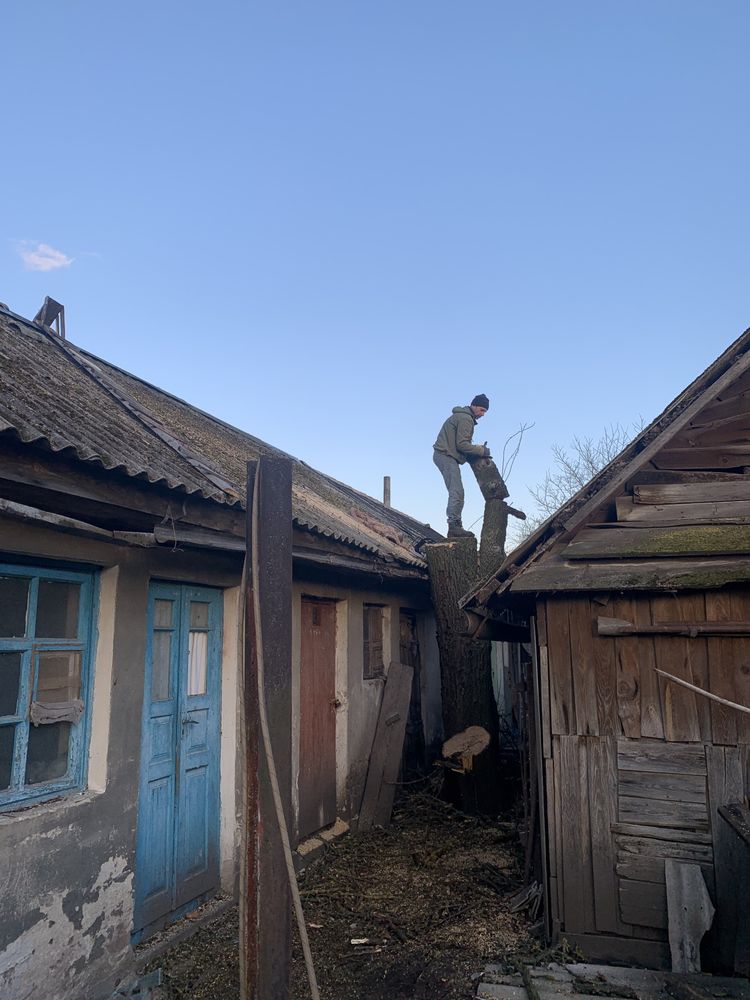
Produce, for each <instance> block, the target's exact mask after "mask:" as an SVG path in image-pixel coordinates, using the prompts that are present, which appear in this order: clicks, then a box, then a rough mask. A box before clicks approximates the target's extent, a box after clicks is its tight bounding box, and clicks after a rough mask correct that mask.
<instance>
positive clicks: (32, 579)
mask: <svg viewBox="0 0 750 1000" xmlns="http://www.w3.org/2000/svg"><path fill="white" fill-rule="evenodd" d="M0 576H4V577H13V576H15V577H20V578H26V579H28V580H29V589H28V596H27V604H26V623H25V633H26V634H25V635H24V636H23V637H18V636H16V637H12V638H3V637H0V653H8V652H11V653H13V652H20V653H21V666H20V671H19V684H18V696H17V701H16V711H15V713H13V714H12V715H3V716H0V728H2V729H5V728H8V727H12V729H13V734H14V735H13V752H12V763H11V772H10V784H9V786H8V788H4V789H0V812H5V811H9V810H12V809H18V808H19V807H24V806H26V805H32V804H35V803H37V802H41V801H44V800H45V799H50V798H56V797H59V796H60V795H61V793H64V792H69V791H76V790H80V789H83V788H85V786H86V784H87V781H86V778H87V775H86V772H85V764H86V761H87V759H88V752H87V751H88V745H89V735H90V729H91V714H92V691H93V674H94V671H93V667H92V664H93V662H94V652H95V641H96V616H97V611H98V596H99V588H98V572H97V571H96V570H94V569H89V570H86V569H72V568H71V569H64V568H59V567H57V568H53V567H50V566H46V565H44V564H39V563H36V562H34V563H31V562H29V563H22V562H11V563H9V562H0ZM43 580H44V581H47V580H52V581H55V582H60V583H78V584H80V588H81V589H80V599H79V604H78V620H77V627H76V638H75V639H54V638H36V637H35V636H33V635H31V636H29V635H28V633H30V632H31V633H33V632H34V631H35V630H36V616H37V613H38V594H39V584H40V581H43ZM44 652H80V654H81V677H80V698H81V701H82V702H83V712H82V714H81V718H80V720H79V721H78V722H77V723H69V725H70V730H69V740H68V766H67V768H66V771H65V774H63V775H61V776H60V777H57V778H52V779H50V780H48V781H44V782H39V783H38V784H34V785H28V784H25V781H26V763H27V753H28V745H29V733H30V731H31V727H32V725H33V723H32V722H31V719H30V707H31V702H32V700H33V695H34V692H35V691H36V689H37V685H38V682H39V667H38V663H39V654H40V653H44Z"/></svg>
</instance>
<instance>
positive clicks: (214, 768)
mask: <svg viewBox="0 0 750 1000" xmlns="http://www.w3.org/2000/svg"><path fill="white" fill-rule="evenodd" d="M221 615H222V596H221V592H220V591H215V590H210V589H208V588H205V587H185V586H178V585H174V584H164V583H154V584H152V585H151V588H150V594H149V611H148V636H149V639H148V646H147V656H146V677H145V691H146V693H147V696H146V699H145V702H144V711H143V725H142V760H141V784H140V798H139V807H138V842H137V857H136V907H135V918H134V930H135V932H136V936H138V933H139V932H141V931H142V930H143V928H146V927H149V928H150V927H151V925H158V926H161V925H162V924H163V923H165V922H168V919H169V917H170V915H171V914H172V913H174V912H175V911H176V910H179V908H180V907H182V906H184V905H185V904H187V903H189V902H191V901H192V900H193V899H196V898H197V897H198V896H201V895H202V894H204V893H207V892H210V891H211V890H212V889H214V888H216V886H217V884H218V868H219V844H218V832H219V712H220V701H219V687H220V672H221ZM154 929H156V928H155V927H154Z"/></svg>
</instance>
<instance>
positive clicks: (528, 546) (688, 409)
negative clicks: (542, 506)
mask: <svg viewBox="0 0 750 1000" xmlns="http://www.w3.org/2000/svg"><path fill="white" fill-rule="evenodd" d="M748 370H750V329H749V330H746V331H745V332H744V333H743V334H742V335H741V336H740V337H738V338H737V340H735V341H734V342H733V343H732V344H730V345H729V347H728V348H727V349H726V350H725V351H723V352H722V354H720V355H719V357H718V358H717V359H716V360H715V361H714V362H713V363H712V364H711V365H709V366H708V368H706V370H705V371H704V372H702V373H701V374H700V375H699V376H698V377H697V378H696V379H695V380H694V381H693V382H691V383H690V385H689V386H687V388H686V389H684V390H683V391H682V392H681V393H680V394H679V395H678V396H677V397H676V398H675V399H674V400H672V402H671V403H670V404H669V405H668V406H667V407H666V408H665V409H664V410H663V411H662V413H660V414H659V416H658V417H656V419H655V420H653V421H652V422H651V423H650V424H649V425H648V426H647V427H646V428H644V430H642V431H641V432H640V433H639V434H638V435H637V436H636V437H634V438H633V440H632V441H631V442H630V443H629V444H628V445H626V447H625V448H623V450H622V451H621V452H620V453H619V455H617V456H616V457H615V458H614V459H613V460H612V461H611V462H610V463H609V464H608V465H607V466H605V468H603V469H602V470H601V471H600V472H599V473H597V474H596V475H595V476H593V477H592V479H590V480H589V482H588V483H586V485H585V486H584V487H582V489H580V490H579V491H578V492H577V493H576V494H575V495H574V496H573V497H572V498H571V499H570V500H568V501H567V502H566V503H565V504H563V505H562V506H561V507H560V508H559V509H558V510H557V511H555V513H554V514H552V515H551V516H550V517H549V518H547V520H546V521H545V522H544V523H543V524H541V525H540V527H539V528H537V530H536V531H534V532H533V533H532V534H531V535H530V536H529V537H528V538H527V539H525V540H524V541H523V542H522V543H521V544H520V545H519V546H518V547H517V548H515V549H514V550H513V551H512V552H510V553H509V555H508V556H507V558H506V559H505V560H504V562H503V564H502V565H501V566H500V568H499V569H498V570H497V571H496V572H495V573H494V574H493V575H492V576H491V577H489V578H488V579H486V580H484V581H483V582H482V583H480V584H479V585H478V586H477V587H476V588H474V590H472V591H471V592H470V593H469V594H467V595H466V596H465V597H464V598H463V599H462V601H461V604H462V606H463V607H464V608H465V609H466V610H473V611H479V610H481V609H483V608H486V603H487V601H488V600H490V598H493V597H500V596H501V595H503V594H507V593H509V592H511V591H512V592H514V593H523V592H541V591H544V590H549V589H558V588H557V587H553V586H551V583H552V581H558V580H559V579H560V578H561V576H562V575H564V574H565V572H566V569H567V568H570V569H575V573H576V574H577V576H576V575H574V574H573V573H571V574H570V577H571V579H570V584H571V585H570V588H569V589H618V587H620V586H622V587H624V588H627V587H633V586H636V585H639V586H643V587H644V588H646V589H648V588H650V587H653V586H655V585H656V583H657V582H660V583H663V584H664V586H669V587H679V586H685V585H690V584H686V583H685V581H686V580H688V579H690V580H691V581H692V585H695V581H696V580H697V579H698V576H697V575H696V574H695V573H693V571H692V569H691V568H690V567H688V566H687V564H682V565H681V569H684V571H685V572H684V574H681V573H677V574H676V575H675V576H674V578H673V577H672V576H670V575H669V573H668V572H667V573H665V568H664V566H661V567H659V568H655V566H654V564H653V563H649V564H648V565H646V564H645V563H641V564H640V566H639V569H638V571H637V572H636V571H634V570H633V567H632V565H630V566H629V565H628V564H627V563H626V562H625V561H624V559H623V558H621V559H619V560H618V561H617V572H614V573H609V574H608V573H607V572H606V566H605V564H603V563H599V564H598V565H597V566H594V567H591V568H589V567H582V566H581V564H580V563H579V564H578V565H576V566H575V567H574V566H573V565H572V561H570V560H568V559H566V553H565V551H563V552H562V553H561V552H560V551H559V543H560V542H561V540H564V539H570V538H571V536H572V534H573V533H574V532H577V531H578V530H579V529H580V528H581V527H582V526H584V525H585V524H586V522H587V520H588V519H589V517H591V516H592V515H594V514H595V513H596V512H597V510H600V509H601V508H602V507H603V505H605V504H606V503H608V502H609V501H611V500H613V499H614V497H615V496H616V494H617V492H618V491H620V490H621V489H622V488H623V487H624V486H625V484H626V483H627V482H628V480H630V479H632V478H633V477H634V476H635V475H636V474H637V473H639V472H640V471H641V470H643V469H645V468H646V467H648V466H649V465H650V463H651V461H652V459H653V458H654V457H655V456H656V455H657V454H658V453H659V452H660V451H661V450H663V449H664V448H665V447H666V446H667V445H668V444H669V443H670V442H672V441H676V440H678V435H680V433H681V432H684V430H685V428H686V427H688V425H689V422H690V421H692V420H693V419H694V418H695V417H696V416H697V415H698V414H699V413H700V412H701V411H702V410H703V409H704V408H705V407H706V406H707V405H708V404H709V403H710V402H711V401H712V400H714V399H716V398H717V396H718V395H719V394H720V393H721V392H723V391H725V390H727V389H728V388H730V387H732V386H733V385H735V386H736V384H737V380H738V379H740V377H742V376H744V378H747V374H746V373H747V372H748ZM742 388H743V390H745V391H746V387H745V386H744V385H743V386H742ZM747 409H748V410H750V402H748V406H747ZM682 443H687V444H692V443H693V442H688V441H686V442H682ZM685 450H686V451H687V450H689V449H685ZM745 450H746V451H747V455H746V456H745V455H744V454H743V455H741V456H740V455H739V452H738V453H737V456H738V457H736V459H734V460H730V461H733V463H734V464H735V465H738V466H745V465H750V446H748V447H746V448H745ZM685 467H687V468H690V466H689V465H687V466H685ZM698 467H700V466H698ZM621 555H622V556H626V555H627V554H626V553H621ZM746 562H748V560H737V561H736V563H737V566H738V569H739V573H740V575H739V576H738V577H737V579H747V577H748V572H750V569H749V568H748V567H747V566H743V565H741V563H746ZM542 563H543V564H544V566H543V567H542ZM629 573H630V575H629ZM716 580H717V584H716V585H721V584H722V583H723V582H727V577H726V574H724V575H721V574H720V575H719V576H717V578H716Z"/></svg>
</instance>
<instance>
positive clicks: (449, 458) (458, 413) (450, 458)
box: [432, 393, 491, 538]
mask: <svg viewBox="0 0 750 1000" xmlns="http://www.w3.org/2000/svg"><path fill="white" fill-rule="evenodd" d="M489 408H490V401H489V399H488V398H487V397H486V396H485V395H484V393H480V394H479V395H478V396H475V397H474V398H473V399H472V401H471V403H469V405H468V406H454V407H453V412H452V413H451V415H450V416H449V417H448V419H447V420H446V421H445V423H444V424H443V426H442V427H441V428H440V433H439V434H438V436H437V441H436V442H435V445H434V448H435V451H434V453H433V456H432V460H433V462H434V463H435V465H436V466H437V467H438V469H439V470H440V473H441V475H442V477H443V479H444V480H445V485H446V486H447V487H448V507H447V509H446V514H447V515H448V538H473V537H474V535H473V532H471V531H466V530H465V529H464V527H463V525H462V524H461V513H462V511H463V509H464V485H463V483H462V482H461V466H462V465H463V464H464V462H465V461H466V460H467V459H469V458H491V455H490V450H489V448H488V447H487V446H486V445H483V444H472V443H471V439H472V436H473V434H474V427H475V426H476V422H477V420H479V419H480V418H481V417H483V416H484V415H485V413H486V412H487V410H488V409H489Z"/></svg>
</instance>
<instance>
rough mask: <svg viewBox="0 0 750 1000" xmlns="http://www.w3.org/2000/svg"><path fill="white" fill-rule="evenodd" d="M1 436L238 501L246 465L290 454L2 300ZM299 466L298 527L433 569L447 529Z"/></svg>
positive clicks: (224, 501) (216, 499)
mask: <svg viewBox="0 0 750 1000" xmlns="http://www.w3.org/2000/svg"><path fill="white" fill-rule="evenodd" d="M0 434H6V435H10V436H12V437H14V438H16V439H18V440H20V441H22V442H23V443H25V444H28V445H32V446H36V447H40V448H44V449H48V450H51V451H53V452H59V453H63V454H65V455H68V456H70V457H72V458H74V459H76V460H78V461H81V462H84V463H89V464H92V465H95V466H98V467H100V468H102V469H105V470H107V471H108V472H111V473H112V474H113V475H115V476H127V477H130V478H133V479H138V480H141V481H146V482H148V483H150V484H153V485H154V486H157V485H158V486H161V487H164V488H167V489H169V490H174V491H177V492H181V493H183V494H189V495H193V496H197V497H200V498H203V499H205V500H208V501H210V502H211V503H215V504H219V505H224V506H227V507H238V508H243V507H244V505H245V477H246V466H247V462H248V461H249V460H252V459H256V458H258V457H259V456H263V455H272V456H283V455H285V453H284V452H282V451H280V450H279V449H278V448H274V447H273V446H271V445H269V444H266V442H264V441H261V440H260V439H259V438H256V437H253V436H252V435H251V434H248V433H246V432H245V431H242V430H240V429H238V428H236V427H233V426H231V425H230V424H227V423H225V422H224V421H221V420H219V419H218V418H216V417H214V416H212V415H211V414H209V413H206V412H204V411H202V410H200V409H198V408H197V407H194V406H191V405H190V404H189V403H186V402H185V401H184V400H182V399H179V398H177V397H176V396H173V395H171V394H170V393H168V392H165V391H164V390H163V389H159V388H157V387H156V386H154V385H151V384H150V383H148V382H145V381H143V380H142V379H140V378H138V377H137V376H135V375H131V374H129V373H128V372H125V371H123V370H122V369H120V368H117V367H115V366H114V365H110V364H109V363H107V362H106V361H104V360H102V359H101V358H97V357H95V356H94V355H92V354H89V353H88V352H86V351H83V350H81V349H80V348H77V347H75V346H74V345H73V344H71V343H70V342H68V341H63V340H61V339H60V338H59V337H58V336H56V335H55V334H53V333H51V332H50V331H49V330H47V329H46V328H44V327H42V326H40V325H39V324H37V323H34V322H32V321H30V320H27V319H24V318H23V317H21V316H18V315H16V314H14V313H12V312H10V311H8V310H6V309H4V308H2V307H0ZM288 457H292V456H288ZM292 461H293V472H292V479H293V483H292V510H293V518H294V522H295V524H297V525H298V526H299V527H301V528H304V529H307V530H309V531H311V532H315V533H317V534H319V535H323V536H325V537H328V538H332V539H335V540H337V541H340V542H344V543H346V544H349V545H352V546H354V547H356V548H359V549H363V550H365V551H367V552H369V553H371V554H373V555H374V556H376V557H377V558H380V559H383V560H385V561H387V562H397V563H402V564H406V565H409V566H415V567H420V568H421V567H423V566H424V565H425V564H424V559H423V558H422V556H421V555H420V554H419V553H418V551H416V550H415V545H417V544H418V543H419V542H420V541H421V540H424V539H425V538H427V539H429V540H439V539H440V538H441V535H440V534H439V533H438V532H436V531H434V530H433V529H431V528H430V527H429V526H428V525H425V524H422V523H421V522H419V521H417V520H415V519H414V518H412V517H409V516H408V515H407V514H403V513H401V512H400V511H397V510H395V509H393V508H391V507H386V506H385V505H384V504H382V503H380V502H379V501H377V500H375V499H373V498H372V497H368V496H367V495H365V494H364V493H361V492H359V491H358V490H355V489H353V488H352V487H350V486H347V485H346V484H345V483H341V482H339V481H338V480H336V479H333V478H332V477H330V476H327V475H325V474H323V473H321V472H318V471H317V470H315V469H313V468H311V467H310V466H309V465H307V464H306V463H305V462H302V461H301V460H299V459H296V458H293V457H292Z"/></svg>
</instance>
